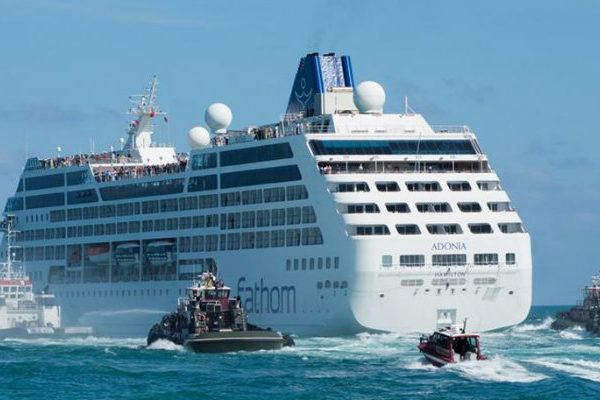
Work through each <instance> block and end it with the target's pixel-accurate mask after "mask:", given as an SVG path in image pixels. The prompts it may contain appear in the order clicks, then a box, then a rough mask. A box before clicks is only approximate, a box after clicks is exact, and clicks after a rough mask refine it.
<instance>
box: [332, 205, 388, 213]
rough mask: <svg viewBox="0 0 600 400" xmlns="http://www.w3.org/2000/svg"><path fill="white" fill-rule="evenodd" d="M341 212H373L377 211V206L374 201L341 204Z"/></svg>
mask: <svg viewBox="0 0 600 400" xmlns="http://www.w3.org/2000/svg"><path fill="white" fill-rule="evenodd" d="M341 208H342V213H345V214H364V213H367V214H375V213H378V212H379V207H378V206H377V204H375V203H367V204H343V205H342V207H341ZM344 211H345V212H344Z"/></svg>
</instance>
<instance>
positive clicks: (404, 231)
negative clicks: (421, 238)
mask: <svg viewBox="0 0 600 400" xmlns="http://www.w3.org/2000/svg"><path fill="white" fill-rule="evenodd" d="M396 231H398V233H399V234H400V235H420V234H421V230H420V229H419V226H418V225H414V224H407V225H396Z"/></svg>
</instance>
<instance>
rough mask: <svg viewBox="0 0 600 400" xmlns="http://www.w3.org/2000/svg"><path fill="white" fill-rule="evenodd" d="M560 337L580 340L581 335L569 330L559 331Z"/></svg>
mask: <svg viewBox="0 0 600 400" xmlns="http://www.w3.org/2000/svg"><path fill="white" fill-rule="evenodd" d="M559 335H560V337H562V338H563V339H569V340H582V339H583V337H582V336H581V335H580V334H579V333H575V332H571V331H570V330H564V331H560V333H559Z"/></svg>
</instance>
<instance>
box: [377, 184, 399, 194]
mask: <svg viewBox="0 0 600 400" xmlns="http://www.w3.org/2000/svg"><path fill="white" fill-rule="evenodd" d="M375 187H377V190H379V191H380V192H399V191H400V186H398V183H397V182H375Z"/></svg>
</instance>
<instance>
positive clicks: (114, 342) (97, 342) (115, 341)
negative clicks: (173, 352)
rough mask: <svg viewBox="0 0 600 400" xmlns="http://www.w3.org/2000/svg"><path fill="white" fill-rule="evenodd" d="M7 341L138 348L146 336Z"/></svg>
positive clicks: (50, 344)
mask: <svg viewBox="0 0 600 400" xmlns="http://www.w3.org/2000/svg"><path fill="white" fill-rule="evenodd" d="M3 342H5V343H11V344H18V345H35V346H80V347H104V348H107V347H121V348H128V349H138V348H140V347H141V346H143V345H144V343H145V339H144V338H109V337H96V336H88V337H76V338H64V339H60V338H31V339H29V338H6V339H3Z"/></svg>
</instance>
